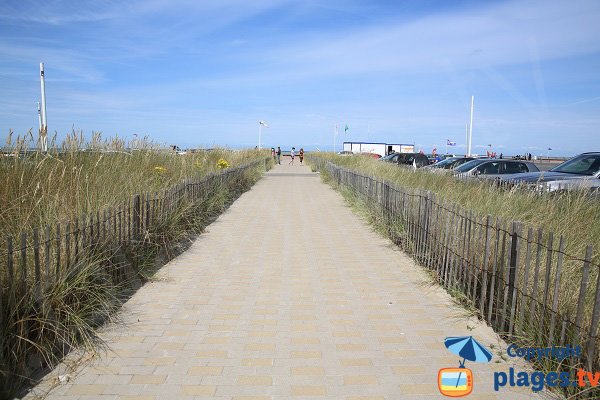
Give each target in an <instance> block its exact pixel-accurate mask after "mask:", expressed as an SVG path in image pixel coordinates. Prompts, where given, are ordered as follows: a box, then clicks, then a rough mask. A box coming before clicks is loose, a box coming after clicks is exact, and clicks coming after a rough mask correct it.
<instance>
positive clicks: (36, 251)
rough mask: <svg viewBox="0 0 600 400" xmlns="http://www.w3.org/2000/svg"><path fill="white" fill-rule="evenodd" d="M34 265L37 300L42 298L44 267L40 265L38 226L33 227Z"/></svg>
mask: <svg viewBox="0 0 600 400" xmlns="http://www.w3.org/2000/svg"><path fill="white" fill-rule="evenodd" d="M33 267H34V274H35V276H34V286H35V288H34V292H35V300H36V301H40V300H41V299H42V269H41V266H40V236H39V231H38V229H37V228H34V229H33Z"/></svg>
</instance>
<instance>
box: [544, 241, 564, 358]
mask: <svg viewBox="0 0 600 400" xmlns="http://www.w3.org/2000/svg"><path fill="white" fill-rule="evenodd" d="M564 251H565V238H564V237H563V236H562V235H561V236H560V240H559V244H558V257H557V260H556V273H555V274H554V294H553V296H552V316H551V317H550V332H549V336H548V345H549V346H552V345H553V344H554V343H553V342H554V329H555V328H556V316H557V314H558V291H559V289H560V273H561V269H562V263H563V255H564Z"/></svg>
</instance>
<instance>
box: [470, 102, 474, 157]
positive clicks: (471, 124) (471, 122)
mask: <svg viewBox="0 0 600 400" xmlns="http://www.w3.org/2000/svg"><path fill="white" fill-rule="evenodd" d="M474 101H475V96H471V120H470V122H469V155H471V145H472V141H473V102H474Z"/></svg>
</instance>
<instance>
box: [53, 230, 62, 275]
mask: <svg viewBox="0 0 600 400" xmlns="http://www.w3.org/2000/svg"><path fill="white" fill-rule="evenodd" d="M55 240H56V242H55V243H56V252H55V255H54V258H55V264H54V265H55V270H54V273H55V275H56V279H59V277H60V270H61V268H60V255H61V245H60V222H58V223H57V224H56V238H55Z"/></svg>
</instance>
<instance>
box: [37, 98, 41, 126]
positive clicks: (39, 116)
mask: <svg viewBox="0 0 600 400" xmlns="http://www.w3.org/2000/svg"><path fill="white" fill-rule="evenodd" d="M37 106H38V122H39V125H40V132H41V131H42V110H41V108H40V102H39V101H38V102H37Z"/></svg>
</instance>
